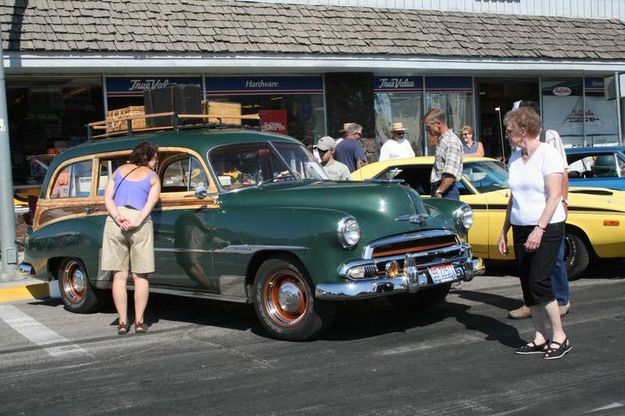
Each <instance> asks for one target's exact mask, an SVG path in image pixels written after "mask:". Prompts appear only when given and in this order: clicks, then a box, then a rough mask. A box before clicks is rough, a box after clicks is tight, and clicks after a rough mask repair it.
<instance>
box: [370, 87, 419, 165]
mask: <svg viewBox="0 0 625 416" xmlns="http://www.w3.org/2000/svg"><path fill="white" fill-rule="evenodd" d="M373 82H374V85H373V91H374V93H375V136H376V141H377V142H378V148H380V147H381V146H382V145H383V144H384V142H386V141H387V140H389V139H390V138H391V125H392V123H399V122H401V123H403V125H404V127H405V128H406V136H405V137H406V139H407V140H408V141H409V142H410V144H411V145H412V148H413V150H414V152H415V154H416V155H423V127H422V123H421V119H422V118H423V105H422V100H423V78H422V77H398V76H387V77H375V78H374V80H373Z"/></svg>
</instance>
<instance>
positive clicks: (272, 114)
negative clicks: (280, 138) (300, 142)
mask: <svg viewBox="0 0 625 416" xmlns="http://www.w3.org/2000/svg"><path fill="white" fill-rule="evenodd" d="M259 115H260V125H261V128H262V129H263V131H273V132H275V133H282V134H287V114H286V110H260V111H259Z"/></svg>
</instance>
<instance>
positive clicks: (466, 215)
mask: <svg viewBox="0 0 625 416" xmlns="http://www.w3.org/2000/svg"><path fill="white" fill-rule="evenodd" d="M454 214H455V216H456V220H457V221H458V223H459V224H462V226H463V227H464V229H465V230H468V229H469V228H471V226H472V225H473V208H471V207H470V206H468V205H463V206H461V207H460V208H459V209H457V210H456V212H454Z"/></svg>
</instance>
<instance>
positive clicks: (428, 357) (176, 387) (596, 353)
mask: <svg viewBox="0 0 625 416" xmlns="http://www.w3.org/2000/svg"><path fill="white" fill-rule="evenodd" d="M512 273H514V270H513V269H510V268H509V267H506V266H502V267H499V266H497V265H496V267H491V268H490V269H489V276H483V277H480V278H477V279H476V280H474V281H473V282H469V283H463V285H462V287H461V288H460V290H457V291H454V292H452V293H451V294H450V295H449V296H448V298H447V302H445V303H444V304H441V305H439V306H437V307H436V308H434V309H432V310H431V311H429V312H428V313H427V314H422V315H414V314H409V313H406V312H400V311H398V310H397V309H395V308H394V307H393V306H392V305H390V304H389V303H388V302H387V301H386V300H384V299H379V300H371V301H366V302H360V303H358V304H345V305H343V306H341V308H340V310H339V313H338V316H337V320H336V323H335V325H334V326H333V327H332V328H331V330H330V331H329V332H328V333H326V334H325V335H324V336H322V338H321V339H319V340H316V341H313V342H306V343H293V342H284V341H277V340H274V339H271V338H268V337H267V336H266V334H265V333H264V331H263V329H262V328H261V326H260V324H259V323H258V322H257V321H256V317H255V315H254V312H253V309H252V308H251V307H250V306H248V305H240V304H229V303H223V302H216V301H205V300H196V299H187V298H175V297H170V296H158V295H155V296H152V298H151V300H150V305H149V307H148V314H147V316H146V321H147V322H148V323H150V324H151V327H150V331H149V332H148V333H147V334H145V335H136V334H134V333H131V334H129V335H127V336H117V335H116V334H115V329H116V325H117V321H116V315H115V312H114V309H113V308H112V307H111V308H108V309H106V310H105V311H103V312H100V313H96V314H92V315H75V314H71V313H69V312H67V311H66V310H65V309H64V308H63V305H62V303H60V302H59V301H58V300H36V299H30V300H22V301H12V302H5V303H2V304H0V334H2V337H1V339H0V414H6V415H15V414H56V415H58V414H130V413H133V414H148V413H149V414H153V415H170V414H211V415H221V414H224V415H225V414H228V415H232V414H246V415H283V414H284V415H286V414H288V415H293V414H303V415H327V414H337V415H338V414H341V415H343V414H359V415H404V414H405V415H415V414H437V415H447V414H458V415H484V414H488V415H491V414H493V415H494V414H506V415H507V414H519V415H521V414H537V413H543V414H554V415H557V414H589V415H607V414H614V415H617V414H619V415H620V414H623V413H625V365H623V364H624V363H625V349H624V348H622V346H623V345H624V344H625V331H623V328H624V327H625V326H624V323H625V322H624V321H625V309H624V308H623V300H624V299H625V279H624V277H625V268H623V264H622V263H616V264H611V265H607V266H604V267H602V268H601V267H600V268H596V267H595V268H593V271H592V273H593V274H594V275H593V276H586V277H585V278H584V279H582V280H579V281H576V282H572V305H573V306H572V308H571V313H570V314H569V315H568V316H567V317H566V318H565V320H564V324H565V328H566V330H567V331H568V334H569V336H570V338H571V341H572V344H573V351H572V352H571V353H570V354H569V355H567V356H566V357H565V358H564V359H562V360H557V361H554V362H546V361H544V360H542V358H541V357H540V356H529V357H528V356H517V355H515V354H513V353H512V350H513V348H514V347H515V346H518V345H520V344H521V343H522V342H523V341H522V340H525V339H527V337H529V336H530V335H531V333H532V329H531V328H532V327H531V322H530V321H528V320H521V321H514V320H509V319H506V313H507V310H509V309H512V308H515V307H517V306H519V305H520V302H521V301H520V287H519V284H518V280H517V279H516V278H515V277H512V276H510V274H512Z"/></svg>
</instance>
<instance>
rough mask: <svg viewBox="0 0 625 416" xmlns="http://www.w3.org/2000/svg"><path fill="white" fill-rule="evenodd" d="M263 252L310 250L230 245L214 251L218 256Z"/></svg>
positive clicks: (296, 247) (291, 247)
mask: <svg viewBox="0 0 625 416" xmlns="http://www.w3.org/2000/svg"><path fill="white" fill-rule="evenodd" d="M262 250H308V247H302V246H272V245H247V244H244V245H229V246H226V247H224V248H221V249H217V250H213V253H217V254H254V253H256V252H258V251H262Z"/></svg>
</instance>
